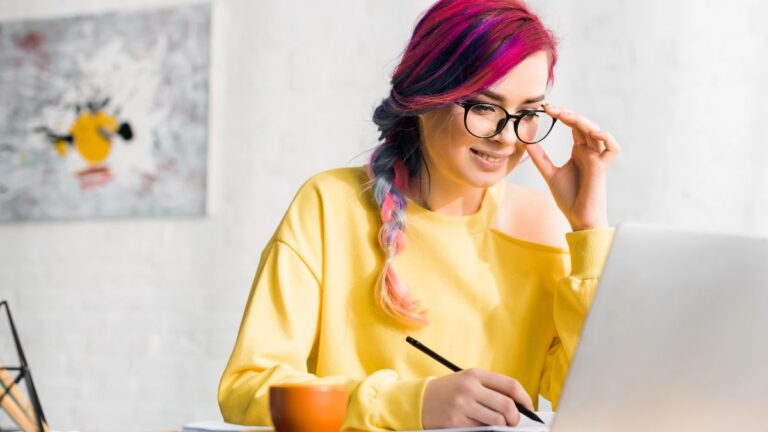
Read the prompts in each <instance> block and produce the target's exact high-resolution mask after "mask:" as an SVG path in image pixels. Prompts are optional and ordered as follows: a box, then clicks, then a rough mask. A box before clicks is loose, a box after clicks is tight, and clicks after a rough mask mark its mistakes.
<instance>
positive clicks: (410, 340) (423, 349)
mask: <svg viewBox="0 0 768 432" xmlns="http://www.w3.org/2000/svg"><path fill="white" fill-rule="evenodd" d="M405 341H406V342H408V343H409V344H411V345H413V346H414V347H416V349H418V350H419V351H421V352H423V353H424V354H426V355H428V356H430V357H432V358H433V359H435V360H437V361H438V362H440V363H441V364H442V365H443V366H445V367H447V368H448V369H450V370H452V371H454V372H459V371H461V368H460V367H458V366H456V365H455V364H453V363H451V362H450V361H448V360H447V359H446V358H445V357H443V356H441V355H440V354H438V353H436V352H434V351H432V350H431V349H429V348H427V347H426V346H425V345H424V344H423V343H421V342H419V341H417V340H416V339H414V338H412V337H410V336H407V337H406V338H405ZM514 402H515V406H516V407H517V410H518V411H520V414H523V415H524V416H526V417H528V418H529V419H531V420H533V421H537V422H539V423H542V424H543V423H544V420H542V419H540V418H539V416H537V415H536V414H535V413H534V412H533V411H531V410H529V409H528V408H526V407H524V406H522V405H520V404H519V403H518V402H517V401H514Z"/></svg>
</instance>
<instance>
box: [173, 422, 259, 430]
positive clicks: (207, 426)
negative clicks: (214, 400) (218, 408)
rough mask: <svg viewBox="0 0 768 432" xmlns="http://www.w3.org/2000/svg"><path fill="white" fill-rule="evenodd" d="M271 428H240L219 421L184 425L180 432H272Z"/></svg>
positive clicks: (240, 426)
mask: <svg viewBox="0 0 768 432" xmlns="http://www.w3.org/2000/svg"><path fill="white" fill-rule="evenodd" d="M272 430H273V429H272V427H271V426H242V425H235V424H230V423H224V422H221V421H205V422H197V423H189V424H185V425H184V426H183V427H182V428H181V432H249V431H272Z"/></svg>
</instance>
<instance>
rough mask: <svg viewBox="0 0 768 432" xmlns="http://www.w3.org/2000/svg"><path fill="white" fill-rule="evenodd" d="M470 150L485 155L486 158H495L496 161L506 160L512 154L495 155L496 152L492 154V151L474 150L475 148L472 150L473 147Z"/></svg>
mask: <svg viewBox="0 0 768 432" xmlns="http://www.w3.org/2000/svg"><path fill="white" fill-rule="evenodd" d="M470 150H474V151H476V152H478V153H485V154H487V155H488V156H490V157H492V158H497V159H506V158H508V157H510V156H512V153H509V154H505V153H496V152H492V151H488V150H483V149H476V148H473V147H470Z"/></svg>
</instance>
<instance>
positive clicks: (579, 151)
mask: <svg viewBox="0 0 768 432" xmlns="http://www.w3.org/2000/svg"><path fill="white" fill-rule="evenodd" d="M544 110H545V111H546V112H547V114H549V115H551V116H552V117H554V118H556V119H558V120H559V121H561V122H562V123H563V124H565V125H566V126H568V127H570V128H571V132H572V135H573V149H572V150H571V158H570V159H568V161H567V162H566V163H565V164H563V165H562V166H560V167H558V166H555V164H553V163H552V161H551V160H550V159H549V156H547V154H546V152H544V149H542V148H541V146H539V145H538V144H529V145H526V150H527V151H528V154H529V155H530V157H531V160H533V163H534V165H536V168H537V169H538V170H539V172H540V173H541V175H542V176H544V180H546V182H547V185H548V186H549V190H550V192H552V195H553V196H554V198H555V202H557V205H558V207H560V210H561V211H562V212H563V214H565V217H566V218H567V219H568V222H570V224H571V229H573V230H574V231H581V230H586V229H595V228H607V227H608V206H607V196H606V195H607V193H606V172H607V171H608V167H609V166H610V165H611V163H613V160H614V159H616V156H618V154H619V152H620V149H619V145H618V144H617V143H616V139H614V137H613V135H611V134H610V133H608V132H605V131H601V130H600V128H599V127H598V126H597V125H596V124H594V123H593V122H591V121H590V120H588V119H587V118H585V117H582V116H580V115H578V114H576V113H574V112H572V111H569V110H567V109H564V108H555V107H552V106H551V105H545V106H544Z"/></svg>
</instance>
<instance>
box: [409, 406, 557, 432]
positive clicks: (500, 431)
mask: <svg viewBox="0 0 768 432" xmlns="http://www.w3.org/2000/svg"><path fill="white" fill-rule="evenodd" d="M536 415H538V416H539V418H540V419H542V420H544V424H541V423H537V422H535V421H533V420H530V419H528V418H526V417H525V416H521V418H522V420H520V424H519V425H517V426H515V427H510V426H475V427H467V428H451V429H430V432H438V431H442V432H549V425H550V423H552V419H553V418H554V417H555V413H554V412H549V411H548V412H537V413H536ZM409 432H417V431H409Z"/></svg>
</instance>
